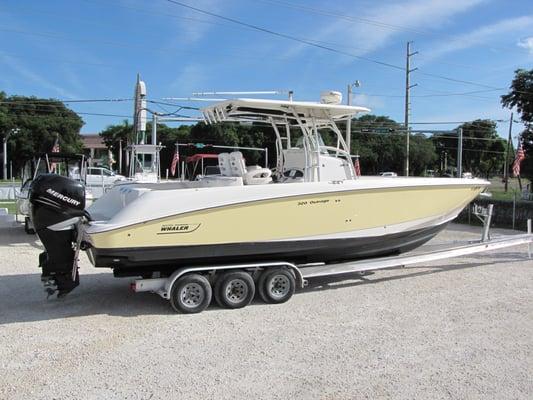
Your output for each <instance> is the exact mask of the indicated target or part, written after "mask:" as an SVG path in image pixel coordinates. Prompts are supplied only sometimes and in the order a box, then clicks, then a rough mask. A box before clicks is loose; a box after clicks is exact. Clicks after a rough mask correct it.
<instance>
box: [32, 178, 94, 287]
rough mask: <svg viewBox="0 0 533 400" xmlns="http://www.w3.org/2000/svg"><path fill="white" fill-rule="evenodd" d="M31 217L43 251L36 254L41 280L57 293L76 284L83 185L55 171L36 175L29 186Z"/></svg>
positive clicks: (82, 214)
mask: <svg viewBox="0 0 533 400" xmlns="http://www.w3.org/2000/svg"><path fill="white" fill-rule="evenodd" d="M30 203H31V218H32V222H33V225H34V227H35V231H36V233H37V235H38V236H39V239H41V242H42V243H43V245H44V248H45V251H44V252H43V253H41V254H40V255H39V267H40V268H42V275H41V280H42V281H43V283H44V285H45V287H46V291H47V292H48V295H52V294H54V293H55V292H57V295H58V297H62V296H64V295H66V294H67V293H69V292H70V291H71V290H72V289H74V288H75V287H76V286H78V285H79V275H78V267H77V248H78V247H77V245H78V246H79V240H78V222H79V221H80V218H81V217H83V216H84V215H86V212H85V211H84V208H85V186H84V185H83V183H82V182H79V181H76V180H73V179H70V178H66V177H64V176H60V175H56V174H43V175H40V176H38V177H37V178H36V179H35V180H34V181H33V182H32V185H31V188H30Z"/></svg>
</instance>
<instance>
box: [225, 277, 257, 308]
mask: <svg viewBox="0 0 533 400" xmlns="http://www.w3.org/2000/svg"><path fill="white" fill-rule="evenodd" d="M254 296H255V283H254V280H253V278H252V277H251V276H250V274H249V273H247V272H244V271H229V272H224V273H222V274H221V275H220V277H219V278H218V279H217V281H216V283H215V300H216V302H217V304H218V305H219V306H220V307H224V308H230V309H236V308H243V307H246V306H247V305H248V304H250V302H251V301H252V300H253V298H254Z"/></svg>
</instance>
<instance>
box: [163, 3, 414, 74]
mask: <svg viewBox="0 0 533 400" xmlns="http://www.w3.org/2000/svg"><path fill="white" fill-rule="evenodd" d="M166 1H167V2H169V3H173V4H176V5H178V6H180V7H184V8H188V9H190V10H193V11H196V12H199V13H202V14H205V15H210V16H212V17H215V18H220V19H222V20H225V21H229V22H232V23H234V24H238V25H242V26H246V27H248V28H251V29H255V30H257V31H260V32H264V33H268V34H270V35H274V36H277V37H281V38H284V39H288V40H292V41H294V42H298V43H303V44H306V45H308V46H313V47H317V48H319V49H323V50H327V51H331V52H333V53H337V54H342V55H345V56H348V57H353V58H358V59H361V60H365V61H369V62H372V63H374V64H379V65H383V66H386V67H390V68H395V69H399V70H403V69H404V68H403V67H400V66H398V65H394V64H390V63H387V62H383V61H379V60H374V59H371V58H368V57H363V56H358V55H355V54H351V53H347V52H344V51H340V50H337V49H334V48H332V47H329V46H324V45H321V44H318V43H314V42H312V41H310V40H308V39H301V38H297V37H295V36H291V35H287V34H285V33H280V32H276V31H273V30H270V29H266V28H262V27H260V26H257V25H253V24H249V23H247V22H243V21H239V20H237V19H234V18H230V17H225V16H223V15H220V14H216V13H213V12H210V11H206V10H202V9H200V8H197V7H193V6H191V5H188V4H185V3H181V2H179V1H175V0H166Z"/></svg>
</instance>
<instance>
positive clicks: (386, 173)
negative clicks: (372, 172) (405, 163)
mask: <svg viewBox="0 0 533 400" xmlns="http://www.w3.org/2000/svg"><path fill="white" fill-rule="evenodd" d="M379 176H398V174H397V173H396V172H380V173H379Z"/></svg>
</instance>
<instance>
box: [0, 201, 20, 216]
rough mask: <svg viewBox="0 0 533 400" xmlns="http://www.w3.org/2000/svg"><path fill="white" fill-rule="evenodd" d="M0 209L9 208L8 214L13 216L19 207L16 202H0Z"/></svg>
mask: <svg viewBox="0 0 533 400" xmlns="http://www.w3.org/2000/svg"><path fill="white" fill-rule="evenodd" d="M0 208H7V212H8V213H9V214H13V215H14V214H15V212H16V210H17V206H16V203H15V202H14V201H0Z"/></svg>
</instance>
